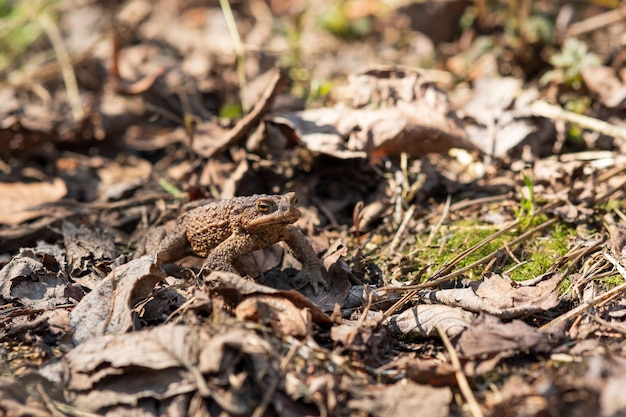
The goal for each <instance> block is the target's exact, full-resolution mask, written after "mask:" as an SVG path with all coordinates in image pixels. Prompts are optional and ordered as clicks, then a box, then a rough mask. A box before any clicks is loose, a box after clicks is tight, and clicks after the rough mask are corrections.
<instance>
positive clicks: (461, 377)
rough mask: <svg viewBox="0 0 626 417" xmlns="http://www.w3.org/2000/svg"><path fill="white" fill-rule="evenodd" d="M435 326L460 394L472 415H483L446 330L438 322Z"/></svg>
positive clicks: (474, 416)
mask: <svg viewBox="0 0 626 417" xmlns="http://www.w3.org/2000/svg"><path fill="white" fill-rule="evenodd" d="M435 328H436V329H437V332H438V333H439V337H441V341H442V342H443V345H444V346H445V347H446V350H447V351H448V354H449V355H450V363H451V364H452V368H454V377H455V378H456V383H457V384H459V389H460V390H461V394H463V397H464V398H465V401H467V405H468V406H469V409H470V413H471V414H472V416H473V417H483V415H484V414H483V412H482V411H481V409H480V406H479V405H478V401H476V397H474V393H473V392H472V388H471V387H470V384H469V382H468V381H467V377H466V376H465V374H464V373H463V369H462V368H461V361H460V360H459V355H457V353H456V350H455V349H454V346H452V342H450V339H449V338H448V335H447V334H446V331H445V330H444V329H442V328H441V325H440V324H437V325H435Z"/></svg>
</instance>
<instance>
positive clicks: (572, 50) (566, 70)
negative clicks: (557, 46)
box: [541, 38, 602, 90]
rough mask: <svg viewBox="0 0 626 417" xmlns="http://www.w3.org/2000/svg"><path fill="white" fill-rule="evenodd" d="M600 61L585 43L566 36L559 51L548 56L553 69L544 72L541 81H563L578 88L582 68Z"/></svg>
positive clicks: (580, 83) (595, 64)
mask: <svg viewBox="0 0 626 417" xmlns="http://www.w3.org/2000/svg"><path fill="white" fill-rule="evenodd" d="M601 63H602V60H601V59H600V57H599V56H598V55H596V54H594V53H591V52H589V50H588V48H587V45H586V44H585V43H583V42H582V41H580V40H578V39H576V38H568V39H566V40H565V42H564V43H563V48H562V49H561V52H557V53H555V54H554V55H552V57H551V58H550V64H552V66H553V67H554V69H553V70H550V71H548V72H546V73H545V74H544V75H543V77H541V82H542V83H543V84H547V83H550V82H556V83H565V84H566V85H568V86H570V87H572V88H574V89H576V90H578V89H579V88H580V87H581V85H582V75H581V71H582V69H583V68H587V67H593V66H598V65H600V64H601Z"/></svg>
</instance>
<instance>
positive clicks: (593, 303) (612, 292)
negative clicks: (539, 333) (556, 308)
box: [539, 282, 626, 330]
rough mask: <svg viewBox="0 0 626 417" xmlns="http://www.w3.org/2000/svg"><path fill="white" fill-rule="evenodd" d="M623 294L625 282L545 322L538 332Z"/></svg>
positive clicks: (625, 290) (625, 287) (625, 289)
mask: <svg viewBox="0 0 626 417" xmlns="http://www.w3.org/2000/svg"><path fill="white" fill-rule="evenodd" d="M624 292H626V282H625V283H623V284H620V285H618V286H617V287H615V288H613V289H611V290H609V291H607V292H605V293H604V294H600V295H599V296H597V297H596V298H595V299H593V300H591V301H590V302H588V303H585V304H581V305H579V306H578V307H576V308H574V309H572V310H570V311H568V312H567V313H565V314H561V315H560V316H559V317H557V318H555V319H554V320H552V321H549V322H547V323H546V324H544V325H543V326H541V327H540V328H539V329H540V330H547V329H549V328H550V327H552V326H554V325H556V324H559V323H563V322H565V321H568V320H571V319H573V318H575V317H578V316H580V315H581V314H583V313H584V312H585V311H587V310H588V309H590V308H592V307H595V306H597V305H598V304H600V303H602V302H605V301H608V300H610V299H611V298H614V297H617V296H621V295H622V294H623V293H624Z"/></svg>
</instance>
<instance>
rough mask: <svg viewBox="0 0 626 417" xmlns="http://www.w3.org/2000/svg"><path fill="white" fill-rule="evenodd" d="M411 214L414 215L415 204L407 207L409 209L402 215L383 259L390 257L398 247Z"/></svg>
mask: <svg viewBox="0 0 626 417" xmlns="http://www.w3.org/2000/svg"><path fill="white" fill-rule="evenodd" d="M413 213H415V204H414V205H412V206H411V207H409V209H408V210H407V211H406V213H405V214H404V219H402V223H400V226H399V227H398V230H397V231H396V234H395V235H394V237H393V240H392V241H391V244H390V245H389V249H388V250H387V256H386V257H385V258H388V257H390V256H391V254H392V253H393V251H394V250H395V249H396V247H397V246H398V242H399V241H400V236H402V234H403V233H404V230H405V229H406V226H407V224H409V220H411V218H412V217H413Z"/></svg>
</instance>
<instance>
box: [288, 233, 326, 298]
mask: <svg viewBox="0 0 626 417" xmlns="http://www.w3.org/2000/svg"><path fill="white" fill-rule="evenodd" d="M284 241H285V243H286V244H287V246H289V249H290V250H291V252H292V253H293V255H294V256H295V257H296V259H297V260H298V261H300V263H301V264H302V271H301V272H299V273H298V275H296V277H295V279H294V283H295V284H296V288H302V287H304V286H306V285H307V284H310V285H311V287H312V288H313V292H314V293H315V295H317V294H319V292H320V286H322V287H324V288H328V283H327V282H326V280H325V279H324V276H323V275H322V271H321V269H320V264H319V260H318V259H317V254H316V253H315V250H313V246H311V243H309V241H308V240H307V238H306V237H305V236H304V235H303V234H302V232H300V230H298V229H297V228H296V227H295V226H287V227H286V228H285V235H284Z"/></svg>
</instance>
